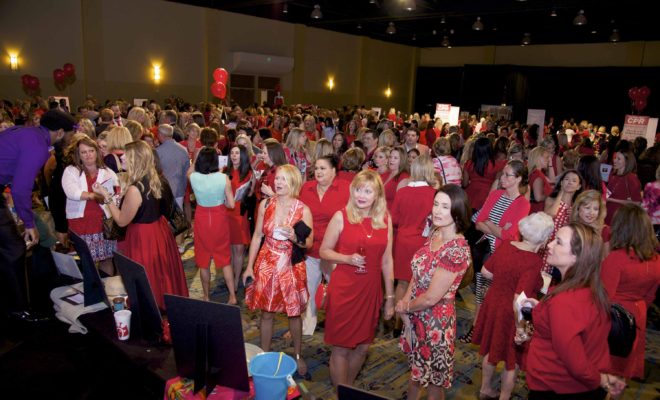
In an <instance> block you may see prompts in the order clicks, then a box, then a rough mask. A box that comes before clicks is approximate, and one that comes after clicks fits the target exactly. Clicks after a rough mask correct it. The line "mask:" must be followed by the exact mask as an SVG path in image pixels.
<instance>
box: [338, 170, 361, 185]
mask: <svg viewBox="0 0 660 400" xmlns="http://www.w3.org/2000/svg"><path fill="white" fill-rule="evenodd" d="M355 175H357V173H356V172H352V171H339V172H337V179H341V180H343V181H346V182H348V183H349V184H350V183H351V182H353V178H355Z"/></svg>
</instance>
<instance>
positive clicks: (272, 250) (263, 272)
mask: <svg viewBox="0 0 660 400" xmlns="http://www.w3.org/2000/svg"><path fill="white" fill-rule="evenodd" d="M277 202H278V198H277V197H273V198H271V199H270V200H269V201H268V204H267V205H266V210H265V212H264V221H263V234H264V236H265V240H264V244H263V246H261V249H259V254H258V255H257V260H256V261H255V263H254V283H253V284H252V285H250V286H249V287H248V288H247V290H246V293H245V302H246V304H247V305H248V307H249V308H250V309H251V310H255V309H258V310H263V311H268V312H284V313H286V315H287V316H289V317H296V316H299V315H300V314H302V313H303V311H305V306H306V305H307V300H308V299H309V293H308V292H307V273H306V270H305V261H304V260H303V261H301V262H299V263H298V264H295V265H291V251H292V249H293V243H291V241H289V240H277V239H275V238H273V230H274V229H275V210H276V208H277ZM304 207H305V205H304V204H303V203H302V202H301V201H300V200H295V201H294V202H293V205H292V206H291V208H290V209H289V211H288V213H287V225H289V226H293V225H295V224H296V222H298V221H300V220H301V219H302V216H303V209H304Z"/></svg>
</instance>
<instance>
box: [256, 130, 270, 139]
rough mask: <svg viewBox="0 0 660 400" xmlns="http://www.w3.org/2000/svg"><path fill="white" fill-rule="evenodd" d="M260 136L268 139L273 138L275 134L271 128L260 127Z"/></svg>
mask: <svg viewBox="0 0 660 400" xmlns="http://www.w3.org/2000/svg"><path fill="white" fill-rule="evenodd" d="M259 137H260V138H261V139H263V140H266V139H270V138H272V137H273V134H272V132H271V131H270V128H261V129H259Z"/></svg>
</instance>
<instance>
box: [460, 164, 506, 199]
mask: <svg viewBox="0 0 660 400" xmlns="http://www.w3.org/2000/svg"><path fill="white" fill-rule="evenodd" d="M505 165H506V160H502V161H498V162H496V163H494V164H493V163H488V165H487V166H486V170H485V171H484V176H481V175H479V174H478V173H477V172H476V171H475V170H474V164H473V163H472V160H468V161H467V162H466V163H465V172H467V174H468V176H469V178H470V183H469V184H468V185H467V186H466V187H465V193H467V195H468V199H469V200H470V207H472V208H473V209H475V210H478V209H480V208H481V205H482V204H484V201H485V200H486V197H488V193H489V192H490V187H491V185H492V184H493V181H495V178H497V174H498V173H499V172H500V171H502V169H503V168H504V166H505Z"/></svg>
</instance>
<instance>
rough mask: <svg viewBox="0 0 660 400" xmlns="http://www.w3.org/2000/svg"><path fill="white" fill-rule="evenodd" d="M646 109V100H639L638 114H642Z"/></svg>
mask: <svg viewBox="0 0 660 400" xmlns="http://www.w3.org/2000/svg"><path fill="white" fill-rule="evenodd" d="M645 108H646V100H644V99H637V100H635V109H636V110H637V112H642V111H643V110H644V109H645Z"/></svg>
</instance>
